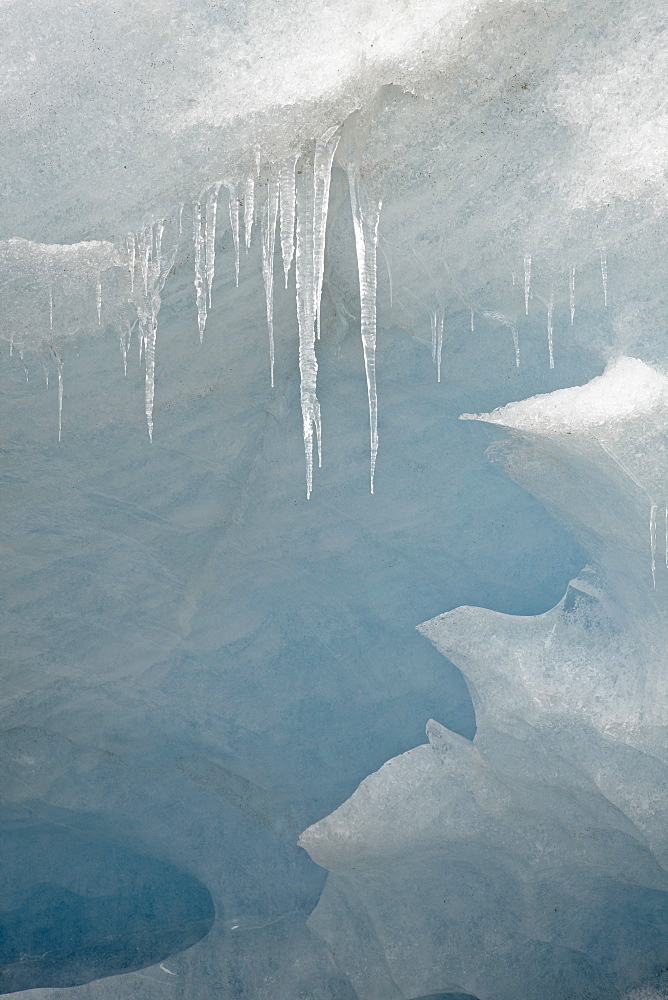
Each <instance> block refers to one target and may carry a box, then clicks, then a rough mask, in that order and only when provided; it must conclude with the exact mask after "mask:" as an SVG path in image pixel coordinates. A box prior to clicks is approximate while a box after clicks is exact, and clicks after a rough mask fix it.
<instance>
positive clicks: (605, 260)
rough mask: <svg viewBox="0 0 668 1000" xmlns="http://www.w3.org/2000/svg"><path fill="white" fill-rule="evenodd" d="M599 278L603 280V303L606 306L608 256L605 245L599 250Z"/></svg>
mask: <svg viewBox="0 0 668 1000" xmlns="http://www.w3.org/2000/svg"><path fill="white" fill-rule="evenodd" d="M601 278H602V280H603V305H604V306H605V308H606V309H607V308H608V258H607V256H606V252H605V247H604V248H603V249H602V250H601Z"/></svg>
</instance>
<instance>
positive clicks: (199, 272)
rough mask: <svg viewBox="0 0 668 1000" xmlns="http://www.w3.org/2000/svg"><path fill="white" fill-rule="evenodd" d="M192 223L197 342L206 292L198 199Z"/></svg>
mask: <svg viewBox="0 0 668 1000" xmlns="http://www.w3.org/2000/svg"><path fill="white" fill-rule="evenodd" d="M193 225H194V228H195V233H194V236H195V290H196V293H197V327H198V329H199V342H200V344H201V343H202V341H203V339H204V327H205V326H206V292H205V291H204V261H203V260H202V258H203V256H204V255H203V254H202V250H203V249H204V240H203V238H202V206H201V205H200V203H199V202H198V201H196V202H195V204H194V205H193Z"/></svg>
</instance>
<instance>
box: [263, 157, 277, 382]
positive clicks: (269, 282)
mask: <svg viewBox="0 0 668 1000" xmlns="http://www.w3.org/2000/svg"><path fill="white" fill-rule="evenodd" d="M277 219H278V176H277V175H273V174H272V175H270V177H269V180H268V182H267V216H266V220H265V223H264V227H263V232H262V276H263V278H264V294H265V298H266V301H267V329H268V331H269V374H270V378H271V387H272V389H273V388H274V250H275V248H276V222H277Z"/></svg>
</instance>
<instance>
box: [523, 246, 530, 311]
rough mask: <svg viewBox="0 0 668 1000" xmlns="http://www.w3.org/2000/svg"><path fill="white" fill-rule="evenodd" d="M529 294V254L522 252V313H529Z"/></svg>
mask: <svg viewBox="0 0 668 1000" xmlns="http://www.w3.org/2000/svg"><path fill="white" fill-rule="evenodd" d="M530 295H531V254H530V253H525V254H524V313H525V315H526V316H528V315H529V296H530Z"/></svg>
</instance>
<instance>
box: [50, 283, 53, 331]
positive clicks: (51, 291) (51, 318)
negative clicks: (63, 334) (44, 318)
mask: <svg viewBox="0 0 668 1000" xmlns="http://www.w3.org/2000/svg"><path fill="white" fill-rule="evenodd" d="M49 330H53V285H49Z"/></svg>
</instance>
